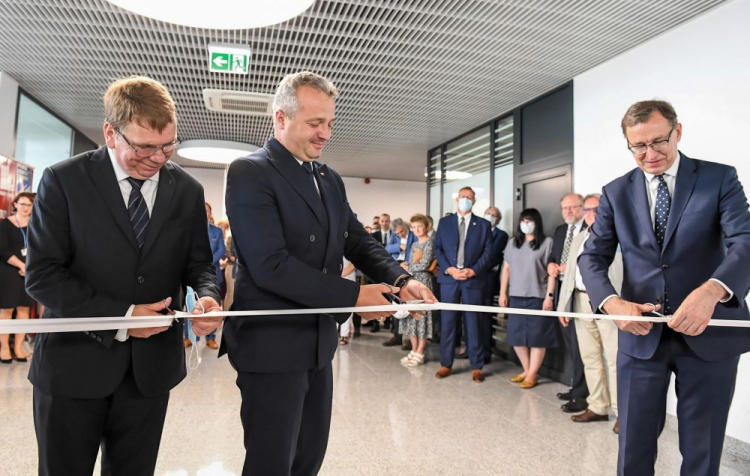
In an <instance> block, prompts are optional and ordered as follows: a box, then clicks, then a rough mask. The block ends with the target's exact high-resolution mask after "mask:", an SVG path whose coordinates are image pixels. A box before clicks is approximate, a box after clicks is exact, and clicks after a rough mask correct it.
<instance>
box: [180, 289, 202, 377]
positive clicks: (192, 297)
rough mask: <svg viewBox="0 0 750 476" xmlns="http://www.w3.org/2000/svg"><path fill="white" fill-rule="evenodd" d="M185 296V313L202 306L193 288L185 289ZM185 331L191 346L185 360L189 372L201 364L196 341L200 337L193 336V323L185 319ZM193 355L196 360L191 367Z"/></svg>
mask: <svg viewBox="0 0 750 476" xmlns="http://www.w3.org/2000/svg"><path fill="white" fill-rule="evenodd" d="M186 293H187V294H186V296H185V309H186V310H187V312H189V313H192V312H193V311H194V310H195V308H196V307H198V306H200V307H201V308H202V307H203V305H202V304H201V303H200V301H199V300H198V293H196V292H195V291H193V288H191V287H190V286H188V287H187V290H186ZM184 322H185V324H184V325H185V330H186V331H187V336H188V339H189V340H190V343H191V344H193V345H192V346H190V355H189V356H188V360H187V366H188V369H190V370H195V369H197V368H198V365H200V363H201V356H200V353H199V352H198V341H199V340H200V337H198V336H196V335H195V331H193V323H192V322H190V320H189V319H185V321H184ZM193 355H195V356H196V357H197V358H196V360H195V365H193Z"/></svg>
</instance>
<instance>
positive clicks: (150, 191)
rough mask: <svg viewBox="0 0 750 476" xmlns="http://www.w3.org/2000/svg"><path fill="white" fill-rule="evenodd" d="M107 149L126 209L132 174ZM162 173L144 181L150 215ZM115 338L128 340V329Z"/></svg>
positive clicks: (122, 340) (129, 312) (131, 312)
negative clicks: (123, 168)
mask: <svg viewBox="0 0 750 476" xmlns="http://www.w3.org/2000/svg"><path fill="white" fill-rule="evenodd" d="M107 151H108V152H109V158H110V160H111V161H112V168H113V169H114V170H115V177H116V178H117V185H119V186H120V192H121V193H122V200H123V204H124V205H125V210H127V209H128V200H130V192H131V191H132V190H133V186H132V185H130V182H128V177H130V176H129V175H128V173H127V172H125V171H124V170H122V167H120V164H119V163H118V162H117V159H115V151H113V150H112V149H110V148H107ZM160 173H161V171H159V172H156V174H155V175H154V176H153V177H151V178H149V179H148V180H146V181H145V182H143V186H142V187H141V195H143V200H144V201H145V202H146V207H147V208H148V216H149V217H150V216H151V215H152V213H153V210H154V203H156V190H157V189H158V188H159V174H160ZM133 309H135V304H131V305H130V309H128V312H127V313H126V314H125V317H130V316H131V315H132V314H133ZM115 340H118V341H120V342H125V341H126V340H128V330H127V329H120V330H119V331H117V334H116V335H115Z"/></svg>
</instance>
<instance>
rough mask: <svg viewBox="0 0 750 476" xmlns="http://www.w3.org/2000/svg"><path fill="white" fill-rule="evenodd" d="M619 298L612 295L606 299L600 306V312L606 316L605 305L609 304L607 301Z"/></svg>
mask: <svg viewBox="0 0 750 476" xmlns="http://www.w3.org/2000/svg"><path fill="white" fill-rule="evenodd" d="M616 297H619V296H618V295H617V294H610V295H609V296H607V297H605V298H604V301H602V303H601V304H599V311H601V313H602V314H606V312H605V311H604V305H605V304H607V301H609V300H610V299H612V298H616Z"/></svg>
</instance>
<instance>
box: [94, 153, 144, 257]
mask: <svg viewBox="0 0 750 476" xmlns="http://www.w3.org/2000/svg"><path fill="white" fill-rule="evenodd" d="M89 173H90V174H91V180H92V181H93V182H94V185H95V186H96V188H97V190H98V191H99V194H100V195H101V196H102V200H103V201H104V203H105V204H106V205H107V208H109V211H110V213H112V217H113V218H114V219H115V222H116V223H117V225H118V226H119V227H120V229H121V230H122V232H123V233H124V234H125V236H126V237H127V238H128V241H130V244H131V245H133V248H135V250H136V251H138V242H137V241H135V233H134V232H133V225H131V223H130V217H129V216H128V210H127V207H126V206H125V202H124V201H123V199H122V192H121V191H120V186H119V184H118V183H117V177H116V176H115V170H114V169H113V168H112V161H111V160H110V158H109V152H108V151H107V148H106V147H102V148H101V149H99V151H97V152H96V153H95V154H94V155H92V156H91V168H90V169H89Z"/></svg>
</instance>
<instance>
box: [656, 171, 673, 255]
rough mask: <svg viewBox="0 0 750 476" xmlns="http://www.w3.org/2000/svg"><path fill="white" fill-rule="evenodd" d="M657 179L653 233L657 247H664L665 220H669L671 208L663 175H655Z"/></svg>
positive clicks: (670, 200)
mask: <svg viewBox="0 0 750 476" xmlns="http://www.w3.org/2000/svg"><path fill="white" fill-rule="evenodd" d="M656 178H657V179H659V188H658V190H657V191H656V205H655V208H654V212H655V214H654V216H655V219H654V232H656V241H658V242H659V246H660V247H661V246H664V235H665V234H666V233H667V220H668V219H669V209H670V207H671V206H672V199H671V197H670V196H669V187H667V182H666V181H664V175H657V176H656Z"/></svg>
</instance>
